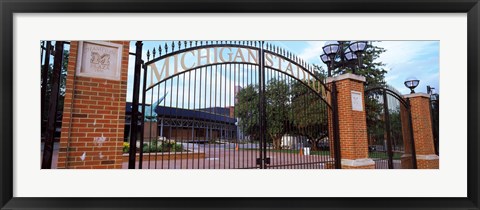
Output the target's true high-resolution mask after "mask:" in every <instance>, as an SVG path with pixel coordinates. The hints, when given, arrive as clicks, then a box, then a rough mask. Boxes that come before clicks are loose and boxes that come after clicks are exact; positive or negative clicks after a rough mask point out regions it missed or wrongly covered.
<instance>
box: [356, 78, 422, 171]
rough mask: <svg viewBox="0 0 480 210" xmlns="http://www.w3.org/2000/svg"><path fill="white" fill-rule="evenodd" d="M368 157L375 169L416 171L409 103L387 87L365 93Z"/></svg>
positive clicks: (372, 89) (371, 89)
mask: <svg viewBox="0 0 480 210" xmlns="http://www.w3.org/2000/svg"><path fill="white" fill-rule="evenodd" d="M365 103H366V111H367V113H366V114H367V130H368V145H369V148H368V150H369V158H372V159H373V160H374V161H375V168H376V169H411V168H416V156H415V147H414V143H413V132H412V124H411V113H410V104H409V103H410V102H409V100H408V99H406V100H405V99H403V98H402V97H401V96H400V94H398V93H396V92H395V91H394V90H392V89H390V88H387V87H377V88H370V89H367V90H366V91H365Z"/></svg>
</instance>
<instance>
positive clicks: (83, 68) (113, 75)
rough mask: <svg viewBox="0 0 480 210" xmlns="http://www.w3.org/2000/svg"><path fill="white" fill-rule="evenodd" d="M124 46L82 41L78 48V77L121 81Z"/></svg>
mask: <svg viewBox="0 0 480 210" xmlns="http://www.w3.org/2000/svg"><path fill="white" fill-rule="evenodd" d="M121 63H122V45H120V44H116V43H111V42H102V41H81V42H80V43H79V46H78V57H77V68H76V74H77V76H84V77H95V78H103V79H108V80H120V73H121Z"/></svg>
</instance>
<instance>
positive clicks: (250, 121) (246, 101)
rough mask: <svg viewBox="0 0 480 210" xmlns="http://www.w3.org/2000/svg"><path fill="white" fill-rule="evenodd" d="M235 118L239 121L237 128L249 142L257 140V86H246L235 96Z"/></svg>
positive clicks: (258, 126) (258, 125)
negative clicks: (247, 137) (249, 139)
mask: <svg viewBox="0 0 480 210" xmlns="http://www.w3.org/2000/svg"><path fill="white" fill-rule="evenodd" d="M236 100H237V102H236V104H235V117H237V118H238V119H239V121H238V126H239V127H240V130H241V131H242V132H243V134H244V135H246V136H250V138H251V140H258V137H259V136H258V134H259V132H258V131H259V129H260V121H259V117H260V115H259V111H258V102H259V95H258V86H257V85H248V86H246V87H245V88H243V89H241V90H240V91H239V92H238V93H237V96H236Z"/></svg>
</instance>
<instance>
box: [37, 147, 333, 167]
mask: <svg viewBox="0 0 480 210" xmlns="http://www.w3.org/2000/svg"><path fill="white" fill-rule="evenodd" d="M184 148H188V149H189V151H194V152H196V153H198V152H199V153H204V154H205V158H198V156H195V155H194V153H192V152H184V154H186V155H187V156H188V158H187V159H172V160H167V159H166V158H162V157H161V156H157V159H155V157H154V156H151V157H150V159H148V157H145V158H144V160H143V163H142V166H143V167H142V168H143V169H239V168H244V169H248V168H257V167H258V166H257V164H256V159H257V157H259V156H260V152H259V151H258V149H257V145H255V144H239V148H238V150H236V148H235V144H186V143H185V144H184ZM42 149H43V146H42ZM177 154H178V153H177ZM41 155H43V152H42V153H41ZM267 157H270V164H269V166H270V168H275V169H307V168H314V169H322V168H325V163H326V162H329V161H331V162H333V159H331V158H330V157H329V156H328V155H301V154H298V152H297V151H296V150H283V151H282V152H272V151H268V152H267ZM40 161H41V158H40ZM57 161H58V143H56V146H55V147H54V152H53V160H52V168H53V169H55V168H56V167H57ZM138 164H139V162H138V161H137V162H136V167H135V168H138ZM123 168H124V169H127V168H128V162H123Z"/></svg>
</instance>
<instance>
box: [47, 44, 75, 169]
mask: <svg viewBox="0 0 480 210" xmlns="http://www.w3.org/2000/svg"><path fill="white" fill-rule="evenodd" d="M68 44H69V42H65V41H41V44H40V57H41V64H42V66H41V71H42V73H41V93H40V94H41V105H40V106H41V142H42V169H49V168H51V167H52V158H53V153H54V143H55V142H58V141H59V139H60V129H61V124H62V123H61V121H62V112H63V100H64V96H65V83H66V74H67V63H68V55H69V53H68V50H64V46H65V45H67V46H68ZM52 57H53V64H52V63H51V60H52Z"/></svg>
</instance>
